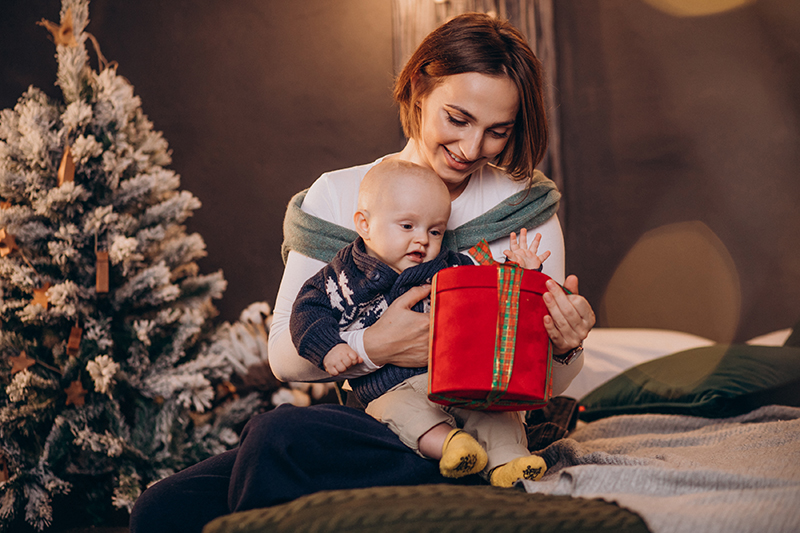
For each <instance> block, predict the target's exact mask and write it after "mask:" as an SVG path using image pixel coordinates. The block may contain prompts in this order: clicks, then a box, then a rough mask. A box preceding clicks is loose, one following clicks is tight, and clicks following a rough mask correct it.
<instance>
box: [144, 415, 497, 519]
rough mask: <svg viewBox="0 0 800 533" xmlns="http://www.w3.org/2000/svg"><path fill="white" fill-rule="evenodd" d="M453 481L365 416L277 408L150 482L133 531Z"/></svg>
mask: <svg viewBox="0 0 800 533" xmlns="http://www.w3.org/2000/svg"><path fill="white" fill-rule="evenodd" d="M425 483H461V484H464V483H468V484H470V483H471V484H474V483H482V480H481V479H480V478H479V477H478V476H468V477H467V478H463V479H461V480H452V479H448V478H445V477H443V476H442V475H441V474H440V473H439V465H438V463H437V462H436V461H431V460H428V459H424V458H422V457H420V456H419V455H417V454H416V453H414V452H413V451H411V450H410V449H409V448H407V447H406V446H405V445H403V443H401V442H400V440H399V439H398V438H397V436H396V435H395V434H394V433H392V432H391V431H390V430H389V429H388V428H386V427H385V426H384V425H383V424H381V423H379V422H377V421H376V420H375V419H373V418H372V417H371V416H369V415H367V414H366V413H363V412H361V411H358V410H356V409H352V408H349V407H345V406H340V405H316V406H311V407H293V406H288V405H284V406H280V407H278V408H277V409H274V410H272V411H269V412H266V413H263V414H260V415H257V416H255V417H253V418H252V419H251V420H250V421H249V422H248V423H247V425H246V426H245V428H244V430H243V431H242V435H241V439H240V442H239V446H238V447H237V448H236V449H233V450H230V451H227V452H225V453H222V454H220V455H218V456H216V457H212V458H210V459H207V460H205V461H202V462H200V463H198V464H196V465H194V466H191V467H189V468H186V469H185V470H182V471H180V472H178V473H176V474H174V475H172V476H170V477H168V478H166V479H163V480H161V481H159V482H158V483H156V484H155V485H153V486H152V487H150V488H148V489H147V490H145V491H144V493H143V494H142V495H141V496H140V497H139V499H138V500H137V501H136V505H135V506H134V508H133V512H132V513H131V523H130V528H131V533H162V532H163V533H200V532H201V531H202V529H203V526H204V525H205V524H207V523H208V522H210V521H211V520H213V519H214V518H216V517H218V516H222V515H225V514H228V513H231V512H235V511H244V510H247V509H255V508H259V507H268V506H271V505H277V504H280V503H284V502H288V501H291V500H294V499H295V498H299V497H300V496H304V495H306V494H311V493H314V492H317V491H321V490H334V489H350V488H364V487H375V486H387V485H417V484H425Z"/></svg>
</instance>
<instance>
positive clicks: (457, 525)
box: [203, 485, 648, 533]
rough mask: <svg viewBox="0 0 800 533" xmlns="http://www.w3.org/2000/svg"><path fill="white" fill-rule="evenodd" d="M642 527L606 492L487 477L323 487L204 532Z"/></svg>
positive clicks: (607, 531)
mask: <svg viewBox="0 0 800 533" xmlns="http://www.w3.org/2000/svg"><path fill="white" fill-rule="evenodd" d="M442 531H452V532H458V533H470V532H472V533H477V532H485V533H504V532H522V531H525V532H531V533H537V532H538V533H549V532H552V533H556V532H564V531H569V532H570V533H634V532H637V533H646V532H647V531H648V529H647V526H645V524H644V522H643V521H642V519H641V518H640V517H639V516H638V515H636V514H634V513H632V512H631V511H627V510H625V509H622V508H621V507H618V506H617V505H615V504H613V503H609V502H605V501H603V500H588V499H583V498H571V497H569V496H548V495H544V494H527V493H525V492H522V491H520V490H517V489H500V488H496V487H490V486H488V485H478V486H460V485H415V486H409V487H374V488H368V489H348V490H337V491H324V492H318V493H315V494H311V495H309V496H304V497H302V498H299V499H297V500H295V501H293V502H289V503H285V504H283V505H277V506H275V507H266V508H264V509H254V510H252V511H242V512H239V513H233V514H230V515H227V516H223V517H220V518H217V519H216V520H214V521H213V522H211V523H209V524H208V525H206V527H205V529H203V533H234V532H236V533H267V532H269V533H273V532H274V533H278V532H281V533H300V532H315V533H342V532H346V533H378V532H385V533H428V532H429V533H439V532H442Z"/></svg>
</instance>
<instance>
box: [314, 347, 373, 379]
mask: <svg viewBox="0 0 800 533" xmlns="http://www.w3.org/2000/svg"><path fill="white" fill-rule="evenodd" d="M359 363H363V361H362V360H361V357H359V355H358V354H357V353H356V351H355V350H353V349H352V348H351V347H350V346H348V345H347V344H337V345H336V346H334V347H333V348H331V351H329V352H328V353H327V354H325V359H323V360H322V364H323V365H325V371H326V372H327V373H328V374H330V375H331V376H338V375H339V374H341V373H342V372H344V371H345V370H347V369H348V368H350V367H351V366H355V365H357V364H359Z"/></svg>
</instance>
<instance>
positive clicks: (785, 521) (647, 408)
mask: <svg viewBox="0 0 800 533" xmlns="http://www.w3.org/2000/svg"><path fill="white" fill-rule="evenodd" d="M798 326H800V325H798ZM798 326H796V327H795V328H794V331H795V332H794V333H793V330H791V329H787V330H781V331H776V332H774V333H771V334H768V335H765V336H763V337H759V338H756V339H753V340H751V341H749V342H748V343H746V344H741V345H720V344H715V343H714V342H713V341H711V340H708V339H704V338H702V337H697V336H695V335H689V334H685V333H680V332H675V331H666V330H642V329H603V328H596V329H595V330H593V331H592V332H591V333H590V335H589V338H588V339H587V340H586V342H585V347H586V358H585V361H586V362H585V366H584V369H583V370H582V372H581V374H580V375H579V377H578V378H576V379H575V380H574V381H573V383H572V385H571V386H570V388H569V389H568V390H567V391H566V392H565V393H564V395H563V397H559V398H556V399H554V400H553V402H551V405H548V407H547V408H545V409H543V410H541V411H539V412H537V411H534V412H532V413H530V414H529V426H530V427H531V434H530V437H531V438H530V439H529V440H531V448H532V451H534V452H535V453H538V454H540V455H542V457H544V458H545V461H546V462H547V464H548V472H547V474H546V475H545V476H544V477H543V479H542V480H541V481H539V482H535V483H532V482H520V483H518V484H517V485H516V486H515V487H513V488H511V489H498V488H494V487H490V486H486V485H478V486H454V485H419V486H411V487H376V488H369V489H357V490H341V491H325V492H319V493H316V494H311V495H309V496H306V497H303V498H300V499H298V500H295V501H293V502H289V503H286V504H283V505H279V506H275V507H270V508H265V509H254V510H250V511H244V512H240V513H234V514H231V515H228V516H224V517H220V518H218V519H216V520H215V521H213V522H211V523H210V524H208V525H207V526H206V528H205V529H204V533H233V532H239V533H265V532H284V531H285V532H299V531H309V532H311V531H314V532H334V531H337V532H340V531H341V532H365V533H366V532H382V531H386V532H389V531H391V532H404V531H408V532H412V531H413V532H415V533H420V532H434V531H435V532H440V531H454V532H455V531H458V532H459V533H461V532H470V531H476V532H477V531H486V532H501V531H532V532H549V531H553V532H555V531H568V532H584V531H586V532H589V531H592V532H598V531H599V532H605V531H608V532H611V531H614V532H651V533H670V532H683V531H703V532H714V531H741V532H750V531H752V532H758V533H762V532H765V531H770V532H787V533H788V532H796V531H800V331H798V330H800V327H798ZM574 399H577V401H575V400H574Z"/></svg>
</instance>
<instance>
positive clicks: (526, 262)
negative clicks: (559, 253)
mask: <svg viewBox="0 0 800 533" xmlns="http://www.w3.org/2000/svg"><path fill="white" fill-rule="evenodd" d="M541 240H542V235H541V234H540V233H537V234H536V236H535V237H534V238H533V242H531V245H530V247H528V230H527V229H525V228H522V229H521V230H520V232H519V242H517V234H516V233H514V232H511V244H510V247H511V249H510V250H505V251H504V252H503V253H504V254H505V256H506V257H507V258H508V260H509V261H514V262H515V263H517V264H518V265H519V266H521V267H522V268H525V269H528V270H538V269H540V268H541V266H542V263H544V261H545V259H547V258H548V257H550V252H549V251H546V252H542V254H541V255H537V252H538V251H539V242H540V241H541Z"/></svg>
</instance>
